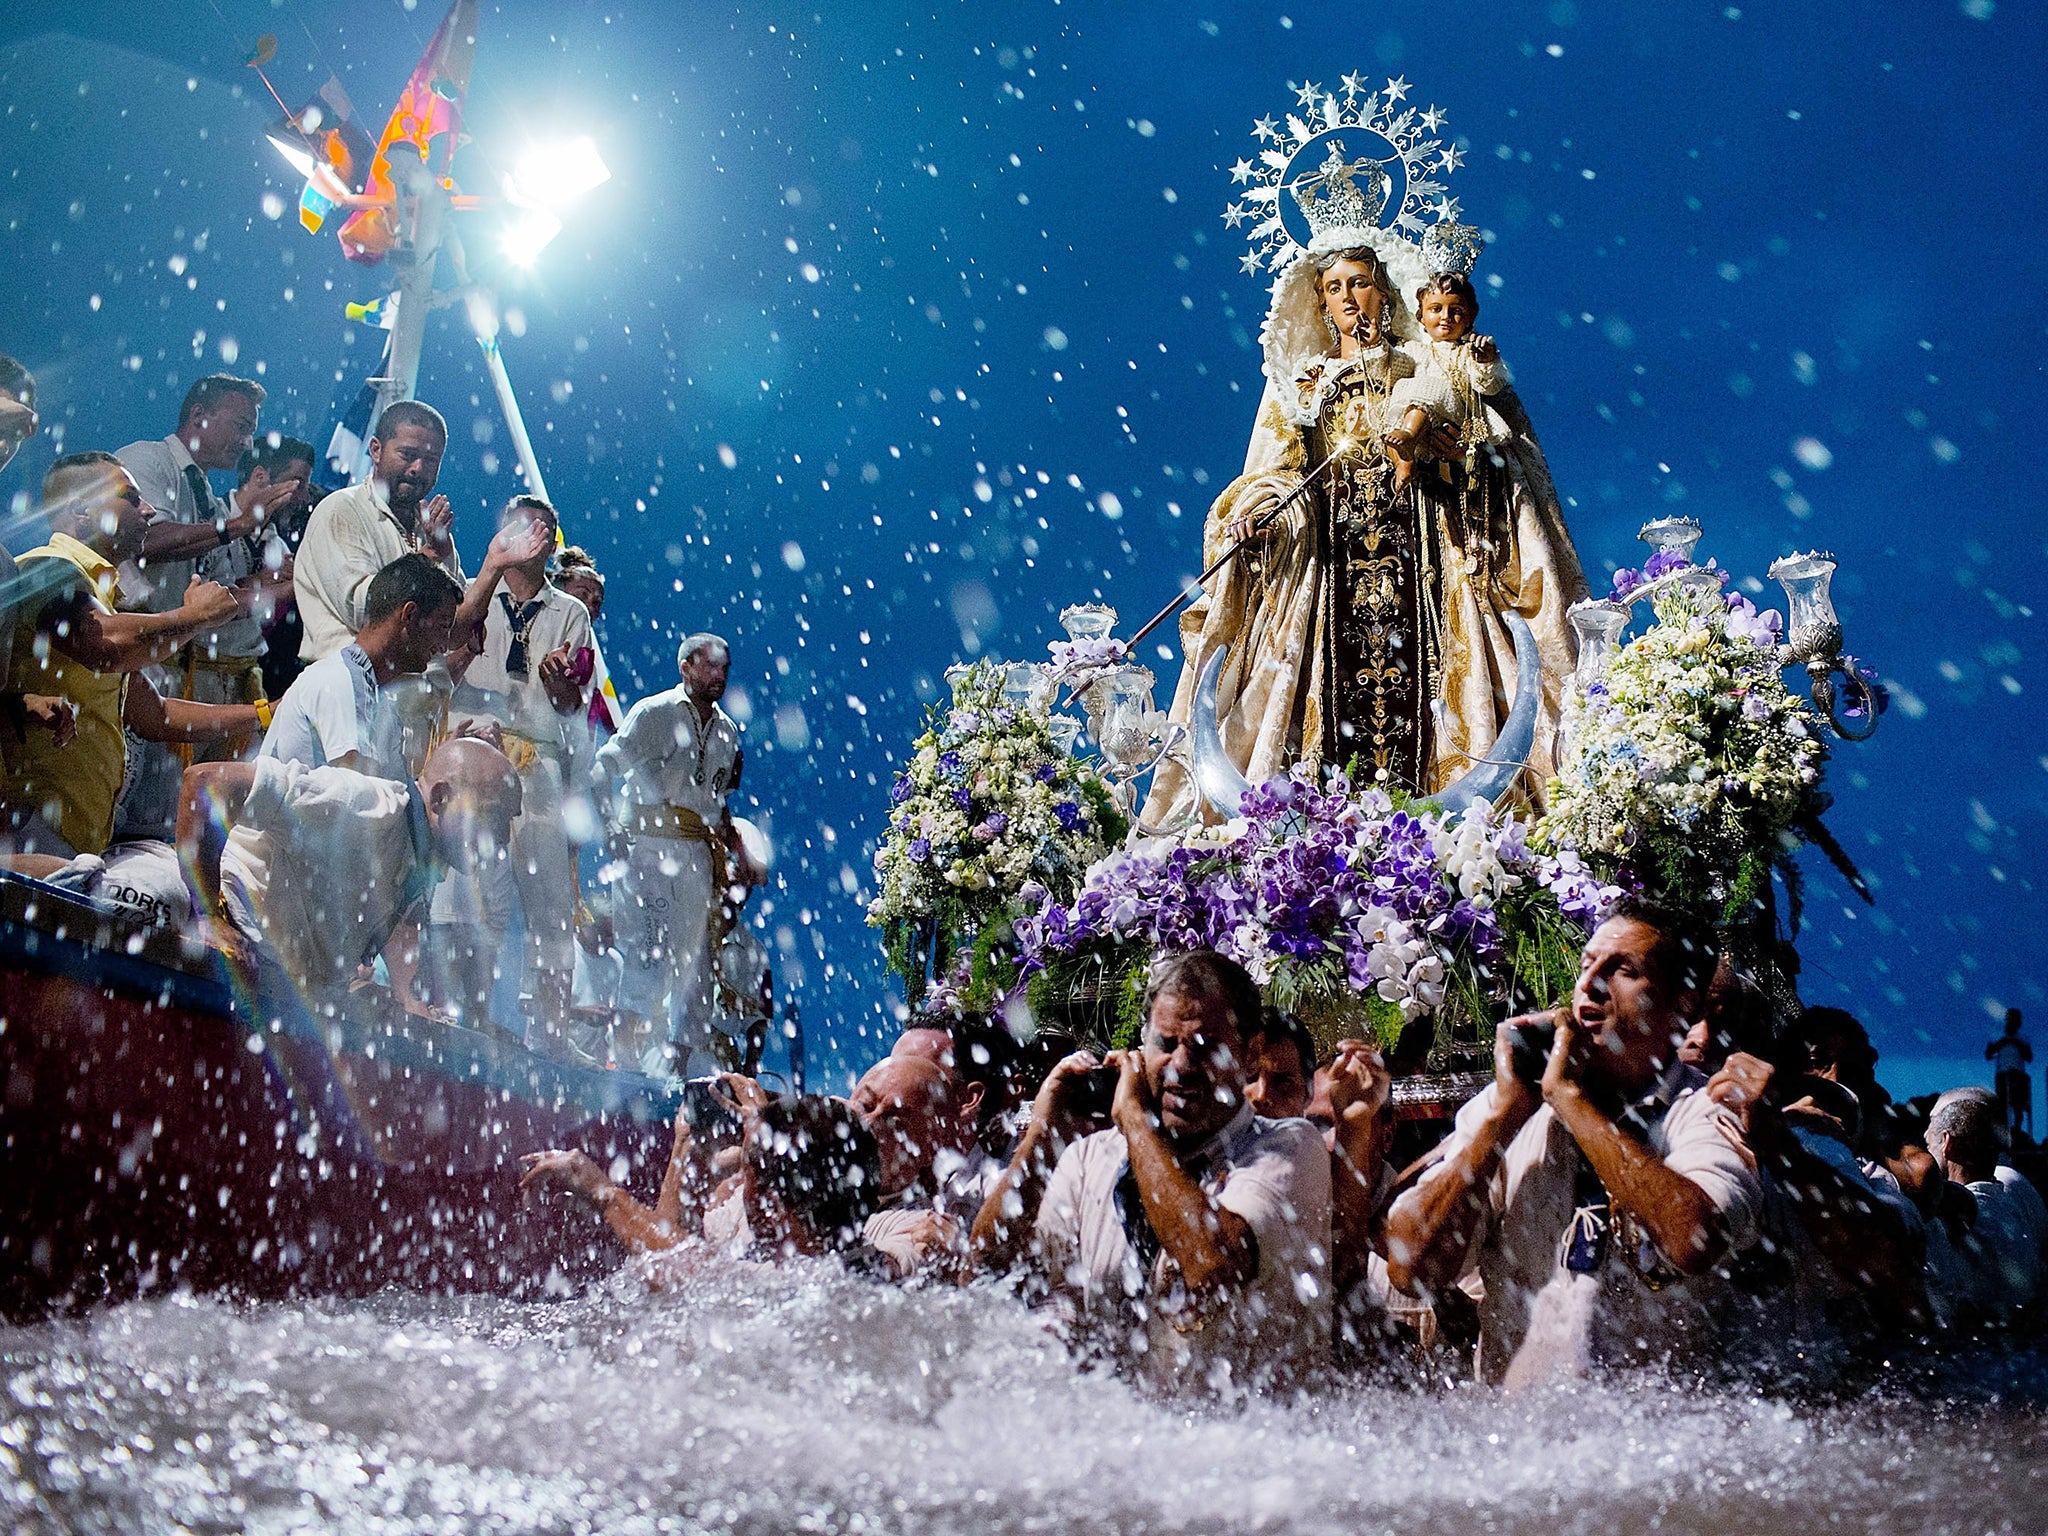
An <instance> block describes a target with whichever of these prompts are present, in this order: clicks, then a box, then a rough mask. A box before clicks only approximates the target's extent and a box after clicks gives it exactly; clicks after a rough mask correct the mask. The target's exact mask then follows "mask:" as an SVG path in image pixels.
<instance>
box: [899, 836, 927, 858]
mask: <svg viewBox="0 0 2048 1536" xmlns="http://www.w3.org/2000/svg"><path fill="white" fill-rule="evenodd" d="M904 851H905V852H906V853H908V854H909V855H910V862H911V863H913V864H922V863H923V862H924V861H925V860H926V859H928V858H930V857H931V856H932V840H931V839H930V838H928V837H917V838H912V839H911V842H910V846H909V848H907V849H905V850H904Z"/></svg>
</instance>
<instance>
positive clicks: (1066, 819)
mask: <svg viewBox="0 0 2048 1536" xmlns="http://www.w3.org/2000/svg"><path fill="white" fill-rule="evenodd" d="M1052 813H1053V815H1054V816H1056V817H1058V818H1059V823H1060V825H1061V826H1062V827H1064V828H1066V830H1067V831H1069V832H1071V831H1073V830H1074V828H1076V827H1078V826H1080V825H1081V807H1080V806H1078V805H1076V804H1074V802H1073V801H1071V800H1057V801H1054V802H1053V808H1052Z"/></svg>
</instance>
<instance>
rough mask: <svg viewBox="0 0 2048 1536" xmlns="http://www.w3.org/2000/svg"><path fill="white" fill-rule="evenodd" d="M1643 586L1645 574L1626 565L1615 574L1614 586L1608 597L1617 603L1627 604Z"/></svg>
mask: <svg viewBox="0 0 2048 1536" xmlns="http://www.w3.org/2000/svg"><path fill="white" fill-rule="evenodd" d="M1642 584H1643V573H1642V572H1641V571H1638V570H1633V569H1631V568H1630V567H1628V566H1625V565H1624V566H1623V567H1622V568H1621V569H1620V570H1618V571H1616V572H1615V573H1614V585H1613V587H1612V588H1611V589H1609V592H1608V595H1609V596H1610V597H1612V598H1613V599H1614V601H1615V602H1617V603H1625V602H1627V601H1628V600H1629V598H1630V597H1631V596H1632V595H1633V594H1634V593H1635V590H1636V588H1638V587H1640V586H1641V585H1642Z"/></svg>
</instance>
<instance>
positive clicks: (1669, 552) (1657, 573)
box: [1643, 549, 1692, 582]
mask: <svg viewBox="0 0 2048 1536" xmlns="http://www.w3.org/2000/svg"><path fill="white" fill-rule="evenodd" d="M1691 564H1692V561H1690V560H1688V559H1686V557H1685V556H1684V555H1681V554H1680V553H1679V552H1678V551H1677V550H1675V549H1660V550H1658V551H1657V552H1656V553H1655V554H1654V555H1652V556H1650V558H1649V559H1647V560H1645V561H1644V562H1643V580H1644V581H1646V582H1650V581H1655V580H1657V579H1658V578H1659V577H1662V576H1669V575H1670V574H1671V573H1672V572H1673V571H1682V570H1684V569H1686V567H1688V566H1690V565H1691Z"/></svg>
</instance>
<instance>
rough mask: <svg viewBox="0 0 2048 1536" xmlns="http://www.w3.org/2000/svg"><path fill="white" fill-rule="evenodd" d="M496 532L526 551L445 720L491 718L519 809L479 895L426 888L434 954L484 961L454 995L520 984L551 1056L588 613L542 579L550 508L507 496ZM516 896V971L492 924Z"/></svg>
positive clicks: (498, 597) (529, 1039) (560, 1019)
mask: <svg viewBox="0 0 2048 1536" xmlns="http://www.w3.org/2000/svg"><path fill="white" fill-rule="evenodd" d="M498 528H499V531H500V533H501V534H510V535H522V536H523V538H522V546H523V547H527V548H530V549H532V551H533V553H532V554H531V555H530V556H529V557H528V558H527V559H526V560H524V561H522V562H519V563H517V564H509V563H508V564H506V565H505V567H504V574H503V578H502V581H501V584H500V586H499V589H498V591H497V592H496V593H495V594H494V596H493V599H492V601H491V602H490V603H489V605H488V606H487V607H486V608H485V610H484V616H483V633H482V640H483V644H482V649H481V651H480V652H479V653H478V654H477V655H476V657H475V658H474V659H473V660H472V661H471V662H470V663H469V667H468V670H467V671H466V672H465V673H464V675H463V679H462V681H463V685H464V688H465V689H466V690H468V695H473V696H474V697H473V701H472V703H471V704H469V705H467V706H465V705H464V697H466V696H468V695H465V696H458V698H457V699H456V701H455V702H456V706H457V707H456V709H455V711H454V713H456V714H460V715H467V716H481V717H483V718H486V719H490V720H495V721H496V722H497V724H498V726H499V730H500V735H501V739H502V741H503V744H504V748H505V753H506V755H507V756H508V757H510V758H511V759H512V762H513V766H514V767H516V768H517V769H518V770H519V777H520V780H521V783H522V784H523V786H524V796H523V801H524V805H525V810H524V811H523V813H522V814H521V815H520V818H519V821H518V823H517V825H515V826H514V827H513V829H512V846H511V848H510V850H509V857H507V858H506V859H504V860H502V861H501V862H500V863H498V864H497V865H495V866H493V867H491V868H487V869H479V870H478V871H477V874H476V876H475V880H476V882H477V884H478V885H479V886H481V887H483V889H481V890H477V891H468V892H465V891H462V890H460V889H458V887H459V886H460V885H461V884H462V882H457V881H450V882H448V883H447V884H446V885H444V886H443V887H442V888H441V889H440V890H439V891H437V892H435V897H434V926H435V928H436V929H437V930H441V929H453V930H458V931H457V932H455V933H440V932H437V933H436V934H435V936H434V937H435V945H434V947H435V949H436V950H437V951H439V952H443V953H449V954H453V955H458V956H466V957H474V960H475V961H477V962H481V963H473V964H467V965H464V966H462V967H461V969H462V970H464V971H467V972H470V973H472V977H473V979H472V980H471V981H470V982H469V983H467V984H466V985H465V986H464V988H463V990H464V993H465V995H467V996H468V997H469V1007H470V1008H471V1009H472V1010H475V1011H486V1010H487V1009H488V1004H489V982H488V978H489V977H490V976H491V974H492V973H493V972H495V971H498V970H501V969H504V970H509V971H510V973H511V974H514V975H518V976H521V977H522V978H523V980H524V990H525V991H526V992H527V993H528V994H530V995H531V996H532V998H533V1006H532V1009H531V1010H530V1011H529V1012H528V1014H527V1016H526V1043H527V1045H528V1047H529V1048H531V1049H542V1048H544V1047H547V1046H550V1045H553V1046H554V1047H555V1048H556V1049H560V1048H561V1042H562V1041H563V1040H564V1038H565V1036H564V1031H565V1030H566V1028H567V1026H568V1023H569V1008H570V1003H571V993H572V990H573V983H574V978H575V974H576V897H577V889H576V862H575V859H576V856H575V849H574V847H573V845H572V844H571V842H570V839H569V831H568V828H567V826H566V825H565V824H564V820H563V812H564V808H565V802H566V799H567V796H568V794H569V792H570V788H571V786H570V782H569V778H568V768H569V754H570V746H571V736H570V732H571V730H572V729H574V728H576V727H578V726H580V724H581V722H582V718H583V710H584V707H585V705H586V703H587V702H588V701H587V699H586V697H585V694H584V689H583V686H582V684H580V683H578V682H577V681H576V679H575V678H574V677H573V676H572V675H571V659H572V658H573V657H574V656H575V654H576V652H577V651H579V650H581V649H582V648H584V647H585V646H587V645H588V644H589V643H590V610H589V609H587V608H585V607H584V606H583V604H581V603H579V602H578V601H576V599H575V598H573V597H571V596H569V595H568V594H567V593H566V592H563V591H561V590H560V589H559V588H557V587H556V586H555V585H554V584H553V583H552V582H550V581H549V580H548V578H547V564H548V558H549V556H550V555H551V554H552V552H553V550H554V547H555V538H556V514H555V509H554V508H553V507H552V506H550V505H549V504H548V503H547V502H546V501H544V500H542V499H541V498H540V497H538V496H526V495H521V496H514V497H513V498H512V499H511V501H509V502H507V503H506V505H505V507H504V510H503V511H502V512H500V513H499V516H498ZM493 886H496V887H501V888H502V889H496V890H494V889H491V887H493ZM515 891H516V892H517V895H518V901H519V907H520V910H521V912H522V913H523V915H524V920H525V928H526V955H525V957H524V963H523V964H521V962H520V957H518V956H506V955H504V954H503V953H502V950H503V946H504V938H505V935H504V930H503V928H502V927H499V926H494V925H493V924H492V923H491V921H490V920H491V919H492V918H493V917H498V918H499V919H500V920H502V919H503V917H505V916H508V915H509V913H510V910H511V905H512V902H511V896H512V894H513V892H515ZM478 991H481V993H482V996H481V997H477V996H475V995H474V994H475V993H476V992H478Z"/></svg>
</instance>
